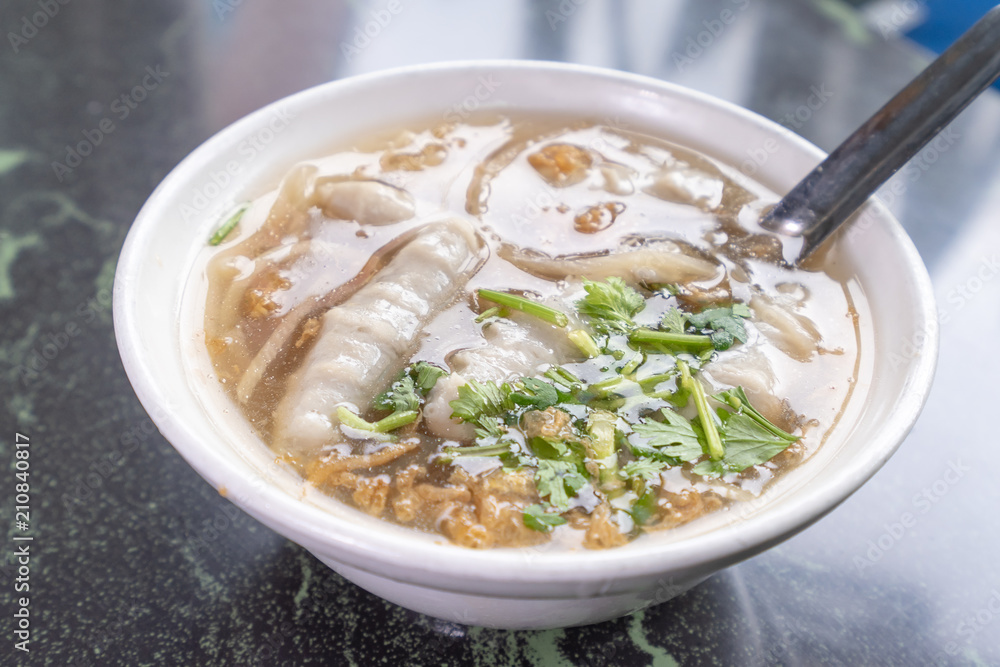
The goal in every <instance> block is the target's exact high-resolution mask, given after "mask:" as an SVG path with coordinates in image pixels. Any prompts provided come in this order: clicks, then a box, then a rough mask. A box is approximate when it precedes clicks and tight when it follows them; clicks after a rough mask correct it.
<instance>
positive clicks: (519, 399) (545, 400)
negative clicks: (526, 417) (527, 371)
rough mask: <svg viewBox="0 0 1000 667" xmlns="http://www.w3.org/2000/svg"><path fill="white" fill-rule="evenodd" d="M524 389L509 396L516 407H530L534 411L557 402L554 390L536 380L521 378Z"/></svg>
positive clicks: (552, 387)
mask: <svg viewBox="0 0 1000 667" xmlns="http://www.w3.org/2000/svg"><path fill="white" fill-rule="evenodd" d="M521 383H522V384H523V385H524V389H523V390H521V391H517V392H515V393H512V394H511V395H510V399H511V400H512V401H513V402H514V403H517V404H518V405H523V406H530V407H531V408H532V409H534V410H544V409H545V408H548V407H551V406H553V405H555V404H556V403H558V402H559V393H558V392H557V391H556V388H555V387H554V386H552V385H551V384H549V383H548V382H545V381H543V380H539V379H538V378H522V380H521Z"/></svg>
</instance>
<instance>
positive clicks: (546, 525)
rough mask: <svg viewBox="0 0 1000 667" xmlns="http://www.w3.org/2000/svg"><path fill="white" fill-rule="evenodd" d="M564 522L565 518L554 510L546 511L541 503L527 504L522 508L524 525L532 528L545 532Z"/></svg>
mask: <svg viewBox="0 0 1000 667" xmlns="http://www.w3.org/2000/svg"><path fill="white" fill-rule="evenodd" d="M564 523H566V519H564V518H562V517H561V516H559V515H558V514H556V513H555V512H546V511H545V508H544V507H542V506H541V505H538V504H535V505H528V506H527V507H525V508H524V525H525V526H527V527H528V528H531V529H532V530H537V531H538V532H540V533H547V532H549V531H550V530H552V529H553V528H554V527H555V526H561V525H563V524H564Z"/></svg>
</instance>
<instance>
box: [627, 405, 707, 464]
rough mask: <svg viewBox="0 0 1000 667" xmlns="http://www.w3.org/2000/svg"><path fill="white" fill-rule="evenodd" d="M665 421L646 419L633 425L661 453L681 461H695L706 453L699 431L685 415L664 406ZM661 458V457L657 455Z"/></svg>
mask: <svg viewBox="0 0 1000 667" xmlns="http://www.w3.org/2000/svg"><path fill="white" fill-rule="evenodd" d="M660 412H661V413H662V414H663V420H664V421H663V423H660V422H657V421H646V422H643V423H641V424H636V425H635V426H634V427H633V430H635V432H636V433H638V434H639V435H640V436H642V437H644V438H646V439H647V440H648V441H649V446H650V447H653V448H655V449H657V450H658V451H659V452H660V454H661V455H663V456H667V457H670V458H672V459H677V460H679V461H695V460H697V459H698V458H700V457H701V455H702V454H703V453H704V451H703V449H702V446H701V441H700V440H699V438H698V433H697V432H696V431H695V430H694V426H693V425H692V424H691V422H690V421H688V420H687V419H685V418H684V416H683V415H681V414H679V413H677V412H674V411H673V410H669V409H667V408H664V409H662V410H661V411H660ZM657 458H659V457H657Z"/></svg>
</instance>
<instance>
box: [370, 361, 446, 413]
mask: <svg viewBox="0 0 1000 667" xmlns="http://www.w3.org/2000/svg"><path fill="white" fill-rule="evenodd" d="M447 374H448V371H446V370H444V369H443V368H441V367H439V366H435V365H434V364H431V363H428V362H426V361H418V362H417V363H415V364H413V365H412V366H407V367H406V368H404V369H403V370H402V371H401V372H400V374H399V377H397V378H396V380H395V381H394V382H393V383H392V384H391V385H390V386H389V388H388V389H386V390H385V391H383V392H382V393H381V394H379V395H378V396H376V397H375V400H374V401H373V403H372V405H373V406H374V407H375V408H376V409H378V410H392V411H393V412H409V411H413V410H418V409H419V408H420V405H421V403H423V399H424V397H426V396H427V394H428V393H429V392H430V390H431V389H433V388H434V385H435V384H436V383H437V381H438V380H439V379H440V378H441V377H443V376H445V375H447Z"/></svg>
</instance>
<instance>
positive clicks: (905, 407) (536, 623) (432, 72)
mask: <svg viewBox="0 0 1000 667" xmlns="http://www.w3.org/2000/svg"><path fill="white" fill-rule="evenodd" d="M477 107H479V108H492V109H499V110H503V109H508V108H513V109H529V110H539V111H551V112H560V113H566V114H576V115H582V116H586V117H589V118H594V119H598V120H602V119H603V120H604V121H605V122H614V123H617V124H619V126H625V127H634V128H639V129H642V130H643V131H646V132H649V133H654V134H658V135H661V136H664V137H666V138H669V139H671V140H673V141H676V142H679V143H682V144H686V145H688V146H691V147H693V148H695V149H697V150H700V151H702V152H704V153H706V154H708V155H710V156H712V157H715V158H717V159H720V160H722V161H723V162H727V163H729V164H731V165H734V166H736V167H738V168H742V169H743V171H744V172H747V173H750V172H756V173H754V177H755V178H757V179H758V180H759V181H761V182H763V183H764V184H765V185H768V186H770V187H771V188H772V189H774V190H776V191H778V192H784V191H786V190H787V189H789V188H790V187H791V186H792V185H794V184H795V183H796V182H797V181H798V180H799V178H801V177H802V176H803V175H804V174H805V173H807V172H808V171H809V170H810V169H811V168H812V167H813V166H815V164H816V163H817V162H819V161H820V160H821V159H822V158H823V153H822V152H821V151H820V150H819V149H817V148H816V147H814V146H812V145H811V144H809V143H807V142H806V141H804V140H802V139H801V138H799V137H797V136H795V135H793V134H791V133H790V132H788V131H787V130H785V129H784V128H782V127H780V126H778V125H776V124H775V123H772V122H770V121H768V120H766V119H764V118H761V117H759V116H757V115H755V114H753V113H751V112H749V111H747V110H745V109H742V108H739V107H736V106H734V105H732V104H728V103H726V102H722V101H720V100H717V99H714V98H712V97H709V96H707V95H703V94H700V93H697V92H694V91H691V90H687V89H684V88H680V87H678V86H674V85H670V84H667V83H664V82H662V81H657V80H654V79H649V78H645V77H640V76H633V75H629V74H624V73H621V72H615V71H609V70H601V69H594V68H589V67H580V66H573V65H561V64H553V63H541V62H523V61H511V62H468V63H450V64H442V65H433V66H419V67H412V68H405V69H397V70H391V71H386V72H380V73H376V74H372V75H366V76H360V77H355V78H351V79H346V80H343V81H336V82H333V83H329V84H325V85H322V86H318V87H316V88H312V89H309V90H306V91H304V92H301V93H298V94H296V95H293V96H291V97H288V98H286V99H283V100H280V101H278V102H276V103H274V104H272V105H270V106H268V107H265V108H264V109H261V110H260V111H257V112H255V113H253V114H251V115H249V116H247V117H246V118H244V119H242V120H240V121H239V122H237V123H235V124H233V125H232V126H230V127H228V128H226V129H225V130H223V131H222V132H220V133H219V134H217V135H216V136H214V137H213V138H211V139H210V140H209V141H207V142H205V143H204V144H203V145H202V146H201V147H199V148H198V149H197V150H196V151H194V152H193V153H192V154H191V155H190V156H189V157H187V158H186V159H185V160H184V161H183V162H181V164H180V165H178V166H177V167H176V168H175V169H174V170H173V171H172V172H171V173H170V175H169V176H167V178H166V179H165V180H164V181H163V183H161V184H160V186H159V187H158V188H157V189H156V191H155V192H154V193H153V194H152V195H151V196H150V198H149V201H147V202H146V205H145V206H144V207H143V208H142V210H141V211H140V213H139V215H138V217H137V218H136V220H135V223H134V225H133V226H132V229H131V231H130V232H129V235H128V239H127V240H126V242H125V246H124V249H123V250H122V254H121V258H120V260H119V263H118V271H117V274H116V276H115V288H114V319H115V333H116V335H117V338H118V346H119V349H120V352H121V356H122V360H123V362H124V364H125V370H126V372H127V373H128V376H129V379H130V380H131V382H132V385H133V387H134V388H135V391H136V394H137V395H138V396H139V400H140V401H141V402H142V404H143V405H144V406H145V408H146V410H147V411H148V412H149V413H150V415H151V417H152V419H153V421H154V422H155V423H156V425H157V427H158V428H159V429H160V431H161V432H162V433H163V435H164V436H165V437H166V438H167V439H168V440H169V441H170V442H171V443H172V444H173V445H174V447H175V448H176V449H177V451H179V452H180V453H181V455H182V456H183V457H184V458H185V459H186V460H187V461H188V462H189V463H190V464H191V465H192V466H193V467H194V468H195V470H197V471H198V472H199V473H200V474H201V475H202V476H203V477H204V478H205V479H206V480H208V481H209V483H211V484H212V485H213V486H215V487H216V488H217V489H219V490H220V493H223V494H224V495H225V496H227V497H228V498H229V499H231V500H232V501H233V502H235V503H236V504H237V505H239V506H240V507H241V508H243V509H244V510H245V511H246V512H248V513H249V514H251V515H252V516H254V517H255V518H256V519H258V520H259V521H261V522H262V523H264V524H266V525H267V526H269V527H271V528H272V529H274V530H275V531H277V532H278V533H281V534H282V535H284V536H286V537H288V538H289V539H291V540H293V541H295V542H297V543H299V544H301V545H302V546H303V547H305V548H306V549H308V550H309V551H311V552H312V553H313V554H315V555H316V557H317V558H319V559H320V560H322V561H323V562H324V563H326V564H328V565H329V566H330V567H331V568H333V569H334V570H336V571H337V572H339V573H340V574H342V575H343V576H345V577H346V578H348V579H350V580H351V581H353V582H355V583H356V584H358V585H359V586H361V587H363V588H365V589H367V590H369V591H372V592H373V593H375V594H377V595H380V596H382V597H384V598H386V599H387V600H390V601H392V602H395V603H397V604H400V605H402V606H404V607H408V608H410V609H414V610H417V611H420V612H424V613H427V614H431V615H433V616H437V617H441V618H445V619H450V620H453V621H458V622H461V623H466V624H471V625H485V626H493V627H504V628H545V627H559V626H567V625H579V624H586V623H593V622H597V621H602V620H606V619H610V618H614V617H616V616H620V615H623V614H627V613H629V612H632V611H635V610H638V609H641V608H643V607H646V606H648V605H650V604H653V603H656V602H662V601H664V600H667V599H670V598H671V597H673V596H675V595H677V594H679V593H680V592H682V591H684V590H686V589H688V588H690V587H691V586H693V585H695V584H696V583H698V582H700V581H702V580H703V579H705V578H706V577H708V576H709V575H711V574H712V573H714V572H716V571H718V570H720V569H722V568H724V567H726V566H728V565H731V564H733V563H736V562H738V561H740V560H743V559H745V558H749V557H750V556H753V555H754V554H757V553H759V552H760V551H763V550H764V549H767V548H768V547H770V546H773V545H774V544H777V543H778V542H780V541H782V540H784V539H786V538H788V537H790V536H791V535H793V534H794V533H796V532H798V531H800V530H802V529H803V528H805V527H806V526H808V525H809V524H811V523H812V522H814V521H816V520H817V519H819V518H820V517H821V516H823V515H824V514H825V513H827V512H829V511H830V510H832V509H833V508H834V507H836V506H837V504H838V503H840V502H842V501H843V500H844V499H845V498H847V496H849V495H850V494H851V493H852V492H853V491H855V490H856V489H857V488H858V487H860V486H861V485H862V484H863V483H864V482H865V481H866V480H867V479H868V478H869V477H871V476H872V475H873V474H874V473H875V471H877V470H878V469H879V468H880V467H881V466H882V465H883V464H884V463H885V462H886V460H887V459H888V458H889V456H890V455H892V453H893V452H894V451H895V450H896V448H897V447H898V446H899V444H900V443H901V442H902V440H903V438H904V437H905V436H906V434H907V432H908V431H909V430H910V428H911V427H912V425H913V423H914V421H915V420H916V418H917V415H918V413H919V412H920V409H921V407H922V406H923V403H924V400H925V399H926V397H927V394H928V391H929V389H930V385H931V380H932V376H933V372H934V365H935V360H936V356H937V345H938V334H937V318H936V316H935V308H934V303H933V299H932V296H931V294H932V292H931V285H930V280H929V278H928V276H927V272H926V269H925V268H924V266H923V264H922V262H921V260H920V258H919V256H918V255H917V252H916V250H915V249H914V247H913V245H912V243H911V242H910V240H909V238H908V237H907V236H906V234H905V232H904V231H903V229H902V228H901V227H900V225H899V223H898V222H896V221H895V220H894V219H893V218H892V217H891V216H890V214H889V213H888V211H887V210H886V209H885V208H884V207H882V206H880V205H877V204H874V203H869V204H867V205H866V210H864V211H863V212H862V214H861V215H862V218H861V220H860V223H858V222H856V223H855V228H854V230H853V232H851V233H849V234H843V235H841V237H840V238H839V239H838V244H839V247H838V249H837V250H836V252H837V253H839V255H840V260H841V261H843V262H845V263H847V264H848V265H849V266H853V267H855V269H856V272H857V279H858V282H859V284H860V286H861V288H862V289H863V290H864V292H865V294H866V296H867V299H868V302H869V304H870V306H871V317H872V320H873V322H872V324H873V330H874V341H873V346H871V347H869V350H874V351H875V354H874V358H873V359H872V364H873V373H872V378H873V380H872V381H871V384H870V387H867V389H868V395H867V399H866V400H865V401H864V402H862V403H861V404H860V405H855V408H856V409H855V410H854V411H853V414H852V421H853V422H854V425H853V427H850V426H849V425H843V424H842V427H839V431H838V433H839V437H838V438H834V439H833V440H832V441H830V442H828V443H827V444H826V445H825V446H824V447H823V448H821V450H820V451H819V452H818V453H817V454H816V455H815V456H814V457H813V458H811V459H809V460H808V461H807V462H806V463H804V464H803V465H802V466H800V467H799V468H798V469H797V470H795V471H794V474H791V475H788V476H787V477H788V481H787V483H785V484H784V486H783V487H781V488H780V489H775V491H774V492H769V493H767V494H765V498H767V499H768V500H767V502H766V503H763V504H761V503H754V504H751V505H747V506H745V507H744V508H742V509H740V510H739V511H738V512H735V513H733V514H732V515H729V516H725V517H723V520H721V521H717V522H716V523H718V524H719V525H717V526H716V527H715V528H713V529H712V530H704V529H701V528H697V527H696V528H693V529H688V530H687V532H686V533H678V534H677V535H671V536H667V535H650V536H645V537H642V538H640V539H638V540H636V541H634V542H632V543H631V544H628V545H626V546H624V547H621V548H617V549H610V550H605V551H583V552H580V551H571V552H556V551H539V550H535V549H496V550H490V551H474V550H469V549H464V548H461V547H457V546H453V545H451V544H448V543H446V542H445V541H443V540H442V539H441V538H440V536H433V535H427V534H423V533H419V532H416V531H411V530H408V529H405V528H402V527H399V526H395V525H391V524H389V523H386V522H381V521H379V520H376V519H371V518H369V517H367V516H365V515H363V514H361V513H360V512H357V511H355V510H353V509H350V508H347V507H344V506H339V505H336V504H335V503H329V502H323V501H322V500H315V499H314V498H313V496H311V495H310V496H308V497H304V494H303V488H302V485H301V482H300V480H298V479H296V478H295V477H294V476H293V475H291V474H289V473H288V471H286V470H284V469H282V468H281V467H280V466H278V465H276V464H274V463H273V461H271V459H270V458H269V457H268V455H267V453H266V450H265V449H264V448H263V445H262V444H261V443H260V441H259V440H258V439H257V438H256V436H254V435H253V433H252V431H251V430H250V429H249V427H248V426H246V425H245V424H242V422H240V421H239V420H237V419H232V418H231V417H232V415H234V414H236V413H237V412H238V411H237V410H235V409H234V408H233V409H230V408H231V406H228V407H227V403H226V401H227V400H228V399H226V398H225V397H224V395H222V393H221V390H220V389H219V387H218V383H217V382H215V381H214V380H213V379H212V377H211V374H210V372H209V371H208V370H205V369H203V368H201V367H199V366H198V363H199V362H198V361H197V359H196V358H195V357H196V356H197V355H193V354H192V353H191V352H190V351H191V349H193V348H192V345H193V342H192V340H190V339H188V340H184V339H182V335H181V326H180V324H179V322H180V319H181V315H182V309H181V303H182V295H183V292H184V289H185V283H186V281H187V279H188V275H189V271H190V269H191V267H192V265H193V263H194V260H195V256H196V254H197V253H198V252H199V251H200V250H201V248H202V247H203V246H204V240H205V239H206V238H207V237H208V235H209V232H210V229H211V228H212V227H213V226H214V225H216V224H217V222H218V219H219V215H220V214H221V213H222V212H223V211H224V209H225V208H227V206H228V205H229V204H230V203H232V202H237V201H242V200H245V199H248V198H252V197H255V196H257V195H259V194H261V193H262V192H264V191H265V190H267V189H269V188H272V187H274V186H275V185H276V183H277V180H278V177H279V176H280V175H281V174H282V173H283V172H284V171H285V170H286V169H287V168H288V167H290V166H291V165H293V164H294V163H295V162H297V161H299V160H301V159H306V158H312V157H317V156H319V155H321V154H322V153H323V152H324V150H323V149H324V148H327V147H330V146H334V145H337V144H343V143H344V141H345V140H346V139H348V138H350V137H353V136H356V135H357V136H360V135H365V134H367V133H370V132H372V131H378V130H381V129H385V128H393V127H400V126H403V125H405V124H406V123H407V122H408V121H412V120H413V119H427V118H435V117H437V118H441V117H445V118H449V116H450V119H451V120H458V119H461V118H463V117H464V115H465V114H467V113H468V112H470V111H472V110H473V109H475V108H477ZM852 237H856V239H855V238H852ZM855 240H856V241H858V242H854V241H855ZM891 351H896V352H895V353H893V354H890V352H891ZM856 403H857V402H856ZM698 523H699V522H695V524H698ZM706 525H707V524H706ZM672 532H674V531H667V533H672ZM680 536H683V537H684V539H678V537H680Z"/></svg>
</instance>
